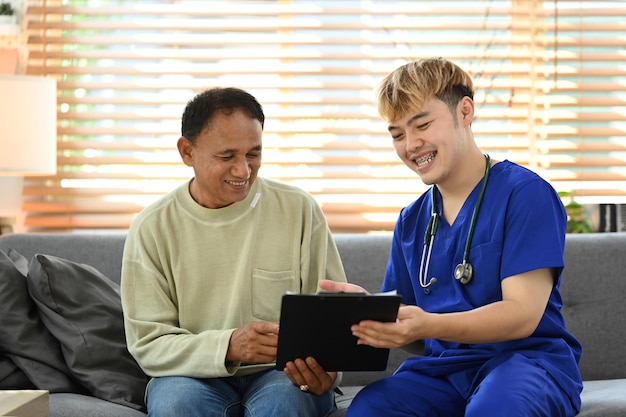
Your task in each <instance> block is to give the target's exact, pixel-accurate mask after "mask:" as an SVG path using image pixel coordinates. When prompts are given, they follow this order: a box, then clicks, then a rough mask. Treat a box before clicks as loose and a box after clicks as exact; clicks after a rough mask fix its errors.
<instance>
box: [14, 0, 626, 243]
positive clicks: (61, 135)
mask: <svg viewBox="0 0 626 417" xmlns="http://www.w3.org/2000/svg"><path fill="white" fill-rule="evenodd" d="M28 3H29V7H28V9H27V13H26V16H25V20H26V25H25V28H26V29H25V30H26V31H27V39H28V41H27V42H28V45H27V46H28V51H29V57H28V65H27V73H28V74H30V75H45V76H50V77H54V78H55V79H56V80H57V85H58V164H57V165H58V172H57V174H56V175H54V176H50V177H31V178H27V181H26V183H25V191H24V193H25V203H24V210H25V211H26V213H27V214H26V218H25V225H26V226H27V228H28V229H29V230H30V231H55V230H80V229H126V228H127V227H128V226H129V224H130V222H131V221H132V219H133V217H134V215H135V214H136V213H137V212H139V211H140V210H141V209H142V208H143V207H145V205H147V204H149V203H150V202H152V201H154V200H156V199H157V198H159V197H161V196H162V195H164V194H165V193H167V192H169V191H171V190H172V189H174V188H175V187H177V186H178V185H179V184H181V183H182V182H183V181H185V180H186V179H188V178H189V177H191V176H192V174H193V173H192V172H191V171H190V169H189V168H188V167H186V166H184V165H183V164H182V162H181V160H180V157H179V155H178V153H177V150H176V141H177V139H178V137H179V136H180V117H181V115H182V111H183V109H184V106H185V104H186V102H187V101H188V100H190V99H191V98H192V97H193V96H194V95H195V94H197V93H198V92H200V91H202V90H204V89H206V88H209V87H212V86H236V87H240V88H244V89H246V90H248V91H249V92H251V93H252V94H254V95H255V96H256V97H257V98H258V100H259V101H260V102H261V104H262V105H263V107H264V110H265V113H266V125H265V131H264V138H263V166H262V168H261V171H260V175H263V176H266V177H270V178H274V179H277V180H280V181H284V182H288V183H291V184H294V185H297V186H300V187H301V188H303V189H305V190H307V191H309V192H310V193H311V194H313V195H314V196H315V198H316V199H317V200H318V201H319V203H320V205H321V206H322V209H323V210H324V212H325V214H326V216H327V218H328V221H329V224H330V226H331V229H332V230H333V231H334V232H357V233H366V232H377V231H383V232H388V231H390V230H392V229H393V224H394V222H395V220H396V218H397V215H398V213H399V211H400V209H401V208H402V207H404V206H405V205H406V204H408V203H409V202H411V201H412V200H414V199H415V198H416V197H417V196H419V195H420V194H421V193H422V192H423V191H425V189H426V187H425V186H424V185H423V184H422V183H421V181H420V180H419V178H418V177H417V176H416V174H415V173H413V172H412V171H411V170H409V169H408V168H407V167H405V166H404V165H403V164H402V163H401V162H400V160H399V158H398V157H397V156H396V155H395V153H394V151H393V146H392V143H391V139H390V137H389V134H388V132H387V128H386V125H385V124H384V123H383V122H382V121H381V120H379V118H378V115H377V113H376V106H375V102H374V96H375V89H376V87H377V85H378V83H379V81H380V80H381V79H382V78H383V77H384V76H385V75H386V74H387V73H389V72H390V71H392V70H393V69H395V68H396V67H398V66H399V65H402V64H404V63H406V62H408V61H410V60H414V59H420V58H428V57H438V56H442V57H446V58H449V59H451V60H453V61H455V62H456V63H458V64H459V65H461V66H462V67H464V68H465V69H467V70H468V71H469V72H470V73H471V74H472V76H473V77H474V81H475V86H476V96H475V100H476V114H477V120H476V121H475V123H474V125H473V128H474V133H475V136H476V140H477V142H478V144H479V146H480V147H481V148H482V149H483V150H484V151H485V152H488V153H490V155H491V157H492V159H497V160H502V159H510V160H512V161H515V162H518V163H520V164H522V165H525V166H528V167H530V168H531V169H533V170H535V171H537V172H538V173H539V174H540V175H542V176H543V177H544V178H546V179H547V180H548V181H550V182H551V183H552V184H553V185H554V187H555V188H556V189H557V190H559V191H568V192H572V193H573V194H574V195H575V196H576V198H577V199H579V200H581V201H582V202H585V201H590V202H596V203H597V202H619V201H623V200H626V198H625V197H626V133H625V131H626V122H625V119H626V118H625V114H626V91H625V90H626V89H625V85H626V54H625V50H624V44H625V40H626V26H624V23H623V22H624V21H625V20H626V6H625V5H624V3H623V2H621V1H606V2H603V1H567V0H560V1H558V2H557V1H539V0H527V1H526V0H524V1H522V0H517V1H465V0H463V1H440V2H436V4H435V2H414V1H350V0H345V1H342V0H326V1H322V0H317V1H298V0H276V1H261V0H259V1H245V2H244V1H232V0H229V1H217V0H215V1H185V0H179V1H175V0H171V1H166V0H164V1H156V0H153V1H142V0H136V1H130V0H126V1H124V0H111V1H106V2H105V1H95V0H80V1H79V0H63V1H61V0H47V1H29V2H28ZM33 121H34V122H36V115H33Z"/></svg>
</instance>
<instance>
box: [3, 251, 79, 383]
mask: <svg viewBox="0 0 626 417" xmlns="http://www.w3.org/2000/svg"><path fill="white" fill-rule="evenodd" d="M27 268H28V260H27V259H26V258H24V257H23V256H21V255H20V254H19V253H18V252H16V251H14V250H9V251H7V253H4V252H0V350H1V351H2V352H4V354H5V355H6V357H7V358H8V359H9V360H10V361H11V362H13V363H14V364H15V365H16V366H17V367H18V368H19V369H21V370H22V372H23V373H24V374H25V375H26V377H27V378H28V380H29V381H30V383H29V385H28V386H25V387H20V388H31V387H32V386H33V385H34V386H35V388H37V389H41V390H48V391H50V392H85V390H84V389H83V388H82V387H81V386H80V385H79V384H77V383H76V381H74V380H72V378H71V376H70V375H71V373H70V371H69V369H68V368H67V366H66V364H65V361H64V359H63V355H62V353H61V346H60V345H59V342H58V341H57V340H56V339H55V338H54V337H53V336H52V334H50V332H49V331H48V330H47V329H46V327H45V326H44V324H43V322H42V321H41V319H40V317H39V314H38V313H37V308H36V306H35V304H34V303H33V301H32V300H31V298H30V296H29V294H28V287H27V282H26V276H25V275H26V273H27Z"/></svg>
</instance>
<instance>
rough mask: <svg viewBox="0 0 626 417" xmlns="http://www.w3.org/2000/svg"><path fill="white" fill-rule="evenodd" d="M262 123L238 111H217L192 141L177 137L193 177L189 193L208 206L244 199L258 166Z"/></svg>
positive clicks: (226, 204)
mask: <svg viewBox="0 0 626 417" xmlns="http://www.w3.org/2000/svg"><path fill="white" fill-rule="evenodd" d="M262 133H263V128H262V126H261V123H260V122H259V121H258V120H256V119H254V118H252V117H250V116H248V115H247V114H246V113H245V112H243V111H241V110H235V111H234V112H232V113H229V114H227V113H224V112H223V111H218V112H216V113H215V114H214V115H213V116H212V117H211V120H210V122H209V127H208V128H205V129H204V130H203V131H202V133H201V134H200V135H199V136H198V138H197V140H196V142H195V143H194V144H191V142H189V141H188V140H187V139H186V138H181V139H179V145H178V146H179V151H180V153H181V156H182V158H183V162H184V163H185V164H186V165H189V166H191V167H193V170H194V173H195V178H194V179H193V182H192V183H191V187H190V191H191V195H192V197H193V198H194V200H196V202H197V203H198V204H200V205H202V206H204V207H207V208H221V207H226V206H228V205H231V204H232V203H235V202H237V201H241V200H244V199H245V198H246V197H247V195H248V193H249V192H250V188H251V187H252V184H253V183H254V181H255V180H256V177H257V174H258V171H259V168H260V167H261V136H262Z"/></svg>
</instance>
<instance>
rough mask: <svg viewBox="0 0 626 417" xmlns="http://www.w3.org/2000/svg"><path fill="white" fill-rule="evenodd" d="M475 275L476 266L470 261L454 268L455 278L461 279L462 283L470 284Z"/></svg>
mask: <svg viewBox="0 0 626 417" xmlns="http://www.w3.org/2000/svg"><path fill="white" fill-rule="evenodd" d="M473 276H474V267H473V266H472V264H471V263H469V262H463V263H461V264H458V265H457V266H456V268H454V278H456V279H457V280H459V282H460V283H461V284H468V283H469V282H470V281H471V280H472V277H473Z"/></svg>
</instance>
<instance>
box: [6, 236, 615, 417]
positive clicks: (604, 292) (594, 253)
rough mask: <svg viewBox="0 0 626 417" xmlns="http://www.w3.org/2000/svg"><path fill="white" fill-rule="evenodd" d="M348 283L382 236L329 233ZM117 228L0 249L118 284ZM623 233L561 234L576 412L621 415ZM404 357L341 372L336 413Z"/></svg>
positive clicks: (61, 410) (364, 274) (58, 396)
mask: <svg viewBox="0 0 626 417" xmlns="http://www.w3.org/2000/svg"><path fill="white" fill-rule="evenodd" d="M335 238H336V242H337V246H338V248H339V251H340V253H341V257H342V260H343V263H344V267H345V269H346V274H347V276H348V279H349V280H350V281H351V282H355V283H357V284H360V285H362V286H364V287H365V288H367V289H369V290H371V291H377V290H378V289H379V286H380V282H381V279H382V276H383V273H384V269H385V263H386V259H387V255H388V251H389V245H390V242H391V237H390V236H389V235H347V234H346V235H336V237H335ZM124 239H125V235H124V234H122V233H106V234H103V233H94V234H86V233H79V234H12V235H3V236H0V251H5V252H6V251H8V250H9V249H10V248H13V249H15V250H17V251H18V252H19V253H21V254H22V255H24V256H25V257H26V258H29V259H30V258H31V257H32V256H33V255H34V254H35V253H42V254H48V255H54V256H58V257H61V258H66V259H70V260H73V261H76V262H79V263H84V264H88V265H91V266H93V267H95V268H97V269H98V270H99V271H100V272H102V273H103V274H104V275H106V276H107V277H109V278H110V279H112V280H114V281H118V282H119V277H120V267H121V256H122V248H123V244H124ZM625 254H626V234H624V233H604V234H600V233H598V234H587V235H574V234H572V235H568V236H567V246H566V254H565V265H566V267H565V272H564V277H563V283H562V295H563V299H564V306H563V313H564V315H565V318H566V321H567V324H568V326H569V329H570V330H571V331H572V332H573V333H574V335H576V336H577V337H578V339H579V340H580V341H581V343H582V345H583V355H582V360H581V362H580V370H581V373H582V375H583V379H584V390H583V393H582V403H583V405H582V411H581V413H580V414H579V416H582V417H624V416H626V350H625V349H624V345H625V342H626V303H624V295H625V294H626V277H625V276H624V275H623V273H624V271H626V256H625ZM405 357H406V353H404V352H403V351H401V350H393V351H392V352H391V355H390V361H389V367H388V370H387V371H386V372H347V373H345V374H344V378H343V383H342V385H341V389H342V390H343V392H344V395H342V396H338V398H337V401H338V405H339V408H340V409H339V410H338V411H337V412H336V413H334V414H333V417H337V416H342V415H344V413H345V408H346V407H347V405H348V404H349V403H350V400H351V398H352V397H353V396H354V394H355V393H356V392H357V391H358V390H359V388H360V387H361V386H363V385H364V384H367V383H368V382H370V381H372V380H374V379H376V378H380V377H381V376H383V375H387V374H390V373H392V372H393V370H394V369H395V368H396V367H397V366H398V365H399V364H400V363H401V361H402V360H403V359H404V358H405ZM50 417H145V414H144V413H142V412H140V411H137V410H135V409H132V408H129V407H126V406H123V405H120V404H117V403H113V402H110V401H104V400H101V399H98V398H95V397H93V396H89V395H81V394H75V393H53V394H51V395H50Z"/></svg>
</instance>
